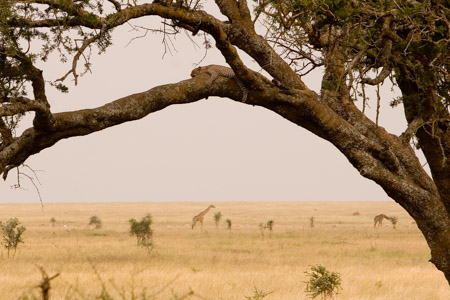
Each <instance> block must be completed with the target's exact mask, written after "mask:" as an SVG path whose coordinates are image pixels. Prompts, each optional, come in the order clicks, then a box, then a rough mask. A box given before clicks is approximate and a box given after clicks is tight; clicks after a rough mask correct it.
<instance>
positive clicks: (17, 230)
mask: <svg viewBox="0 0 450 300" xmlns="http://www.w3.org/2000/svg"><path fill="white" fill-rule="evenodd" d="M19 225H20V222H19V220H18V219H17V218H14V219H9V220H8V221H7V222H6V223H2V222H0V228H1V230H2V233H3V241H2V245H3V246H4V247H5V248H6V249H7V250H8V257H9V253H10V251H11V249H12V250H14V253H13V257H14V256H15V255H16V250H17V246H18V245H19V243H23V240H22V233H24V232H25V230H26V228H25V227H24V226H23V225H20V226H19Z"/></svg>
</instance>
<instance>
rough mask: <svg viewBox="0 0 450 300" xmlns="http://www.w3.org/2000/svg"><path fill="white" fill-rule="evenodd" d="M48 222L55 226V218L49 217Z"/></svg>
mask: <svg viewBox="0 0 450 300" xmlns="http://www.w3.org/2000/svg"><path fill="white" fill-rule="evenodd" d="M50 224H52V227H55V224H56V219H55V218H51V219H50Z"/></svg>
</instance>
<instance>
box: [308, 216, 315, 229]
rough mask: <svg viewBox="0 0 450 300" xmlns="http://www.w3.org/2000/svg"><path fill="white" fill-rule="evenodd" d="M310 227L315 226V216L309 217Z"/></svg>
mask: <svg viewBox="0 0 450 300" xmlns="http://www.w3.org/2000/svg"><path fill="white" fill-rule="evenodd" d="M309 227H311V228H313V227H314V217H311V218H309Z"/></svg>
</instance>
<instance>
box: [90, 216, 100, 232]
mask: <svg viewBox="0 0 450 300" xmlns="http://www.w3.org/2000/svg"><path fill="white" fill-rule="evenodd" d="M88 225H89V226H94V227H95V228H97V229H98V228H102V220H100V218H99V217H97V216H92V217H91V218H90V219H89V224H88Z"/></svg>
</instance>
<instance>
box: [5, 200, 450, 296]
mask: <svg viewBox="0 0 450 300" xmlns="http://www.w3.org/2000/svg"><path fill="white" fill-rule="evenodd" d="M213 204H214V205H215V206H216V208H215V209H212V210H211V211H210V212H209V213H208V214H207V215H206V216H205V221H204V225H203V230H201V229H200V227H198V228H195V229H194V230H192V229H191V228H190V222H191V219H192V217H193V216H194V215H196V214H197V213H199V212H200V211H202V210H203V209H205V208H206V207H207V206H208V205H209V203H77V204H45V205H44V209H43V211H42V209H41V207H40V205H39V204H0V220H1V221H6V220H8V219H9V218H12V217H17V218H19V220H20V221H21V222H22V224H23V225H24V226H25V227H26V228H27V230H26V232H25V233H24V241H25V243H24V244H20V245H19V247H18V249H17V253H16V256H15V258H14V259H12V258H8V257H7V252H6V250H5V249H3V248H2V249H1V250H0V295H1V296H0V299H2V300H3V299H19V298H20V297H21V296H23V295H31V294H32V293H36V294H37V292H38V290H37V289H36V288H35V287H36V285H37V284H39V282H40V280H41V274H40V271H39V269H38V266H42V267H43V268H44V269H45V270H46V271H47V273H48V274H49V275H50V276H51V275H53V274H55V273H60V275H59V276H58V277H57V278H55V279H54V280H52V282H51V283H52V289H51V299H95V297H96V296H99V295H100V294H101V290H102V286H103V287H105V289H106V290H107V291H108V293H109V294H110V295H111V296H113V297H114V299H140V298H138V296H139V294H141V293H146V295H147V296H148V299H181V298H182V297H183V296H186V297H185V298H183V299H214V300H219V299H243V300H245V299H248V298H246V297H251V296H253V295H254V294H255V291H256V290H258V291H259V292H262V293H265V294H267V293H270V294H268V295H267V296H265V297H264V299H309V298H308V297H307V294H306V293H305V287H306V283H305V281H306V280H307V276H306V274H305V271H308V270H309V269H310V267H311V266H313V265H317V264H320V265H323V266H325V267H326V268H327V269H328V270H329V271H333V272H338V273H340V274H341V278H342V288H343V289H342V290H341V292H340V294H339V295H338V297H336V298H335V299H355V300H363V299H367V300H369V299H370V300H374V299H396V300H401V299H405V300H406V299H408V300H409V299H421V300H423V299H426V300H431V299H436V300H442V299H450V289H449V286H448V284H447V282H446V280H445V278H444V276H443V275H442V273H440V272H439V271H437V270H436V268H435V267H434V266H433V265H432V264H431V263H429V262H428V259H429V258H430V255H429V249H428V247H427V245H426V243H425V240H424V238H423V237H422V235H421V233H420V231H419V230H418V229H417V227H416V225H415V224H414V223H413V220H412V219H411V218H410V217H409V215H408V214H407V213H406V212H405V211H404V210H403V209H402V208H401V207H400V206H398V205H397V204H395V203H393V202H344V203H342V202H272V203H268V202H263V203H256V202H227V203H213ZM219 211H220V212H221V213H222V219H221V222H220V224H219V227H218V228H216V227H215V224H214V220H213V216H214V214H215V213H216V212H219ZM355 212H359V215H353V213H355ZM147 213H150V214H151V215H152V217H153V222H154V223H153V225H152V229H153V231H154V241H155V247H154V249H153V250H152V251H147V250H145V249H143V248H141V247H138V246H137V245H136V238H135V237H133V236H130V235H129V224H128V222H127V221H128V220H129V219H130V218H135V219H137V220H140V219H141V218H142V217H144V216H145V214H147ZM380 213H384V214H386V215H388V216H396V217H398V224H397V229H393V228H392V225H391V224H390V222H389V221H388V220H384V222H383V225H384V226H383V228H382V229H374V227H373V217H374V216H375V215H377V214H380ZM93 215H97V216H98V217H100V219H101V220H102V223H103V227H102V228H101V229H93V228H89V227H88V226H87V224H88V222H89V218H90V217H91V216H93ZM311 217H314V227H311V220H310V218H311ZM51 218H55V219H56V221H57V222H56V225H55V227H52V225H51V223H50V219H51ZM226 219H230V220H232V229H231V230H227V228H226V223H225V220H226ZM268 220H273V221H274V226H273V233H272V237H270V236H269V232H268V231H267V230H266V232H265V234H264V237H263V236H262V235H261V231H260V227H259V224H260V223H264V224H265V223H267V221H268ZM64 224H66V228H64ZM387 225H390V226H387ZM192 292H193V294H192ZM189 293H191V294H192V295H188V294H189ZM133 294H134V296H135V298H133ZM251 299H253V298H251Z"/></svg>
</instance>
